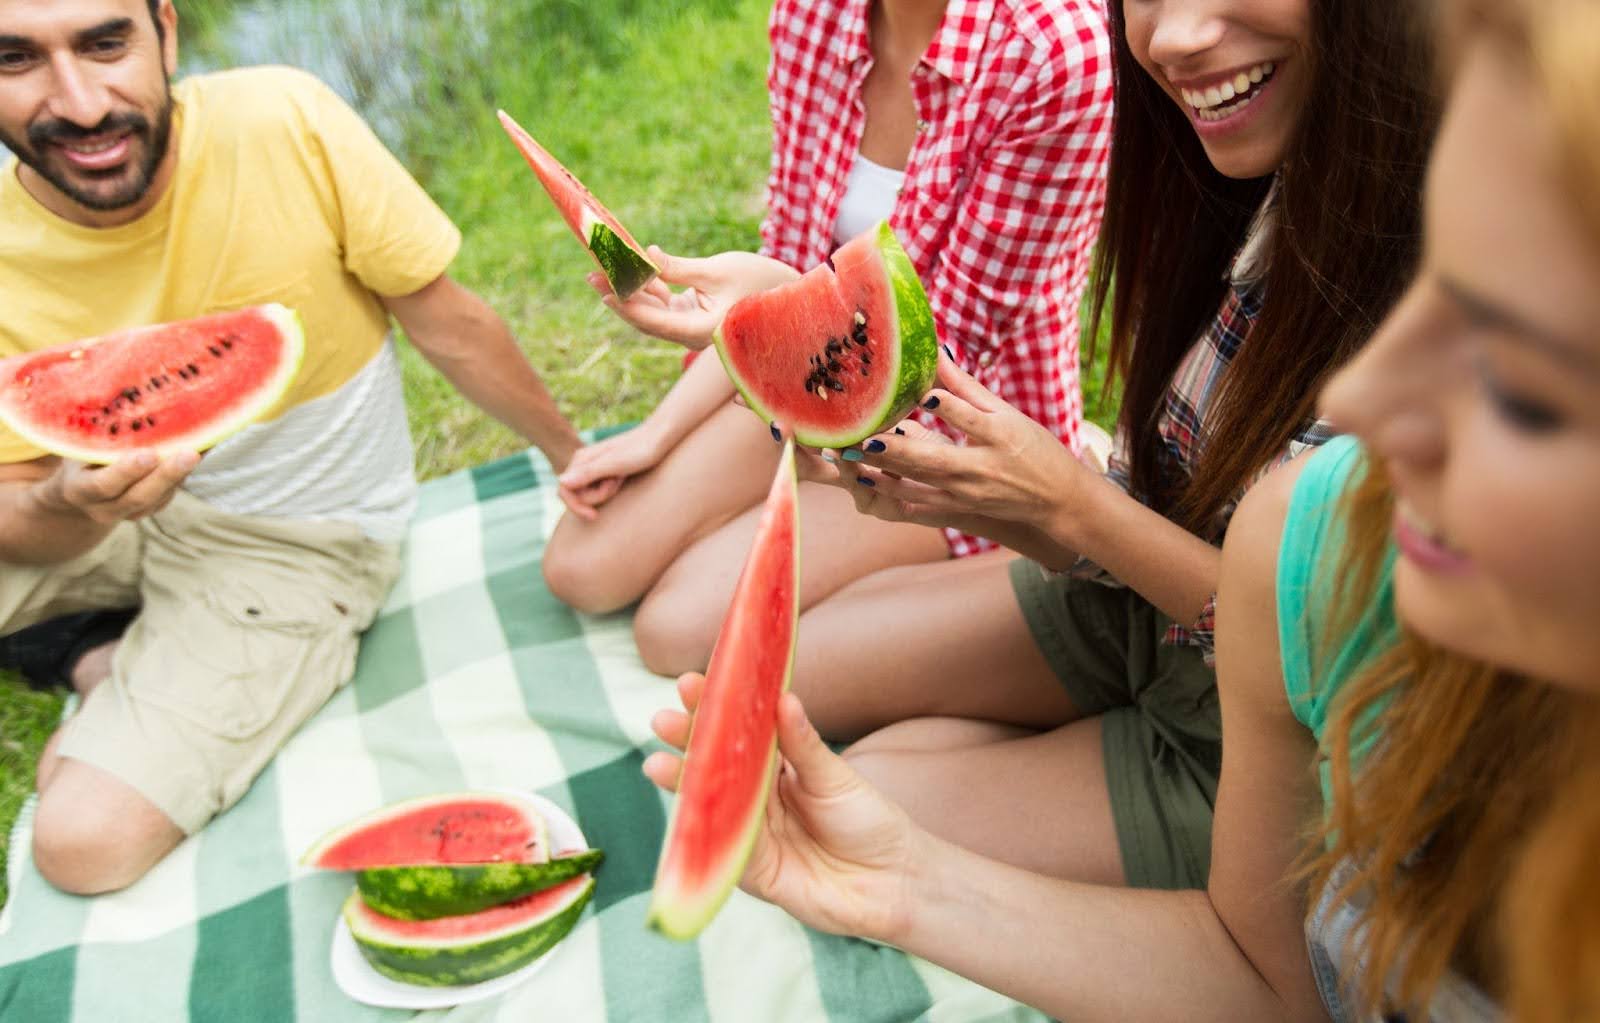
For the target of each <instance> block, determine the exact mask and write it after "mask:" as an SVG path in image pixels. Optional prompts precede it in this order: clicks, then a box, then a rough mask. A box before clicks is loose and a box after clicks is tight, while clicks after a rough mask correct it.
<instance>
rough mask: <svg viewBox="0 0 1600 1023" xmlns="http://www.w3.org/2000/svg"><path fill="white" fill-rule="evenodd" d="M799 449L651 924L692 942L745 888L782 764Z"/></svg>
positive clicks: (715, 669) (704, 713) (766, 523)
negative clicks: (739, 887)
mask: <svg viewBox="0 0 1600 1023" xmlns="http://www.w3.org/2000/svg"><path fill="white" fill-rule="evenodd" d="M795 486H796V484H795V475H794V445H793V444H792V443H791V444H786V445H785V446H784V451H783V458H782V460H781V461H780V462H779V465H778V474H777V477H776V478H775V479H774V480H773V482H772V490H771V492H770V493H769V494H768V495H767V501H766V505H765V507H764V508H763V509H762V513H761V521H760V522H759V523H758V524H757V526H756V535H755V540H754V542H753V543H752V544H751V548H750V554H749V556H748V558H747V559H746V560H745V565H744V571H743V573H742V574H741V575H740V576H739V583H738V586H737V588H736V589H735V591H734V595H733V602H732V604H731V605H730V606H729V608H728V614H727V617H726V618H725V619H723V623H722V632H721V633H720V634H719V635H718V637H717V646H716V649H715V650H714V651H712V654H711V665H710V667H709V668H707V670H706V684H705V693H704V695H703V696H702V697H701V700H700V706H699V709H698V710H697V711H696V713H695V717H694V725H693V728H692V730H691V731H690V734H689V746H688V749H687V751H686V752H685V754H684V762H683V775H682V780H681V782H680V784H679V786H678V800H677V803H676V804H675V805H674V807H673V812H672V821H671V823H670V824H669V825H668V827H667V837H666V843H665V846H664V847H663V849H662V852H661V861H660V864H659V866H658V867H657V868H656V880H655V888H654V891H653V892H652V894H651V898H650V910H649V914H648V916H647V918H646V919H647V921H648V922H649V923H650V925H651V926H653V927H655V928H656V929H657V930H659V931H661V932H662V933H664V934H666V935H668V936H669V937H673V938H678V939H683V940H687V939H690V938H693V937H694V936H695V935H697V934H699V933H700V931H701V930H703V929H704V928H705V926H706V924H708V923H710V922H711V918H712V917H714V916H715V915H716V913H717V910H719V909H720V908H721V907H722V904H723V902H724V901H725V900H726V899H727V897H728V894H729V893H730V892H731V891H732V890H733V887H734V885H736V884H737V883H738V881H739V877H740V875H741V874H742V873H743V872H744V865H745V862H746V861H747V860H748V859H749V857H750V849H751V847H752V845H753V844H754V843H755V838H756V834H757V831H758V830H759V829H760V827H761V823H762V818H763V815H764V813H765V810H766V805H767V794H768V791H769V790H770V789H771V787H772V775H773V767H774V765H775V763H776V759H777V741H778V740H777V737H778V700H779V698H780V697H781V696H782V695H783V691H784V690H785V689H787V688H788V687H789V675H790V671H791V669H792V668H793V665H794V643H795V635H796V633H797V631H798V617H799V606H800V601H799V593H800V562H799V551H798V546H797V540H798V533H797V530H798V522H797V520H796V514H795V512H796V491H795Z"/></svg>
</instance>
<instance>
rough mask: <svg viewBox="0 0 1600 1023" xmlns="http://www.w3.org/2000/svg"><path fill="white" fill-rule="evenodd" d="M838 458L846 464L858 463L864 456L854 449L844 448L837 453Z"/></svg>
mask: <svg viewBox="0 0 1600 1023" xmlns="http://www.w3.org/2000/svg"><path fill="white" fill-rule="evenodd" d="M839 457H840V458H843V459H844V460H845V461H846V462H859V461H861V459H862V458H863V457H864V456H863V455H862V454H861V452H859V451H857V450H856V449H855V448H845V449H844V450H843V451H841V452H839Z"/></svg>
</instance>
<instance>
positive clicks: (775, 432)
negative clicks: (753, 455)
mask: <svg viewBox="0 0 1600 1023" xmlns="http://www.w3.org/2000/svg"><path fill="white" fill-rule="evenodd" d="M768 429H769V430H771V431H772V439H773V440H775V441H777V442H778V443H779V444H782V443H783V431H782V430H780V429H778V425H777V424H776V423H774V424H772V425H771V426H769V427H768Z"/></svg>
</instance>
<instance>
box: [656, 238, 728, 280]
mask: <svg viewBox="0 0 1600 1023" xmlns="http://www.w3.org/2000/svg"><path fill="white" fill-rule="evenodd" d="M646 255H648V256H649V257H650V262H652V263H654V264H655V265H656V266H658V267H660V268H661V272H660V274H659V276H660V278H661V279H662V280H663V281H665V282H666V283H668V284H671V285H675V286H677V287H680V288H696V289H698V290H700V291H705V290H707V289H708V288H712V287H716V286H718V285H720V284H722V283H724V282H723V280H722V278H721V277H720V276H718V274H717V273H716V271H715V269H714V267H715V264H714V263H712V262H711V261H710V260H709V259H697V258H695V257H693V256H674V255H671V254H670V253H668V252H667V251H666V250H664V249H662V248H661V247H660V246H659V245H652V246H650V248H649V249H648V250H647V252H646Z"/></svg>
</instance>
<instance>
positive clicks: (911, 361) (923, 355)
mask: <svg viewBox="0 0 1600 1023" xmlns="http://www.w3.org/2000/svg"><path fill="white" fill-rule="evenodd" d="M716 345H717V352H718V354H720V355H721V356H722V364H723V365H724V366H725V367H727V370H728V376H730V377H731V378H733V383H734V386H735V387H737V388H738V389H739V393H741V394H743V395H744V398H745V402H746V403H747V404H748V405H749V406H750V408H752V409H753V410H755V413H756V414H757V415H759V416H760V417H761V418H762V419H765V420H766V421H767V422H769V423H774V422H776V423H782V424H784V425H786V426H788V427H790V428H791V429H793V430H794V437H795V440H796V441H797V442H799V443H801V444H804V445H806V446H808V447H819V448H845V447H849V446H851V445H853V444H859V443H860V442H861V441H863V440H865V439H866V438H868V437H870V436H872V435H873V434H874V433H877V432H878V431H880V430H882V429H883V428H884V427H886V426H889V425H892V424H893V423H896V422H899V421H900V420H901V419H902V418H904V417H905V415H906V413H908V412H910V411H911V410H912V409H913V408H915V407H916V405H917V403H918V402H920V401H921V400H922V399H923V397H924V396H926V394H927V393H928V389H929V388H930V387H932V386H933V381H934V377H935V375H936V374H937V372H938V366H939V338H938V334H937V332H936V331H935V329H934V325H933V310H932V308H931V307H930V306H929V305H928V296H927V293H926V292H924V291H923V290H922V282H921V281H920V280H918V279H917V271H916V268H915V267H913V266H912V265H911V259H910V257H908V256H907V255H906V252H905V249H903V248H901V247H900V242H899V241H898V240H897V239H896V238H895V236H894V232H893V231H892V230H890V228H889V225H888V224H887V223H880V224H879V225H878V226H877V227H875V228H873V229H871V230H869V231H867V232H866V233H865V234H862V235H861V236H860V237H858V238H854V239H852V240H850V241H849V242H847V243H846V244H845V245H844V246H843V247H842V248H840V249H839V251H837V252H835V253H834V254H833V257H832V258H831V259H830V260H829V261H828V262H827V263H826V264H824V265H823V266H819V267H817V268H815V269H813V270H810V271H808V272H807V273H806V274H805V275H804V276H802V277H801V278H800V279H799V280H797V281H794V282H792V283H790V284H785V285H782V286H781V287H777V288H774V289H772V290H771V291H765V292H761V293H759V294H756V295H751V296H750V297H748V298H745V299H743V300H741V301H740V302H738V303H736V304H735V305H734V307H733V308H732V309H729V310H728V314H727V316H725V317H724V318H723V321H722V326H721V327H719V328H718V329H717V333H716Z"/></svg>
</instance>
